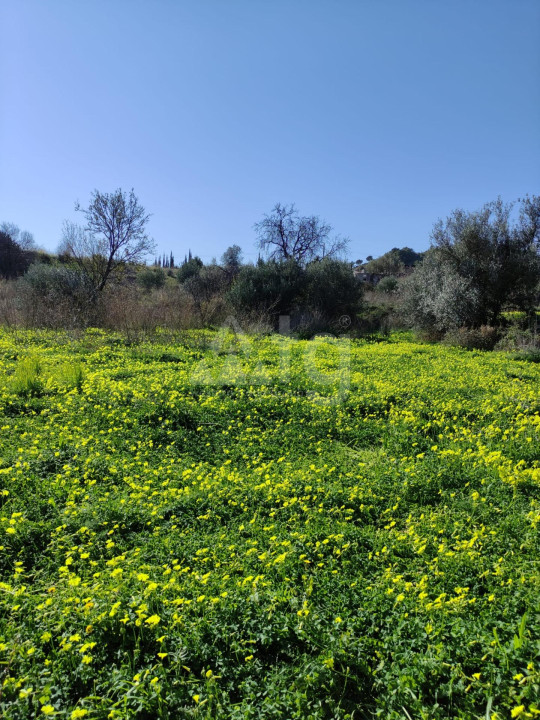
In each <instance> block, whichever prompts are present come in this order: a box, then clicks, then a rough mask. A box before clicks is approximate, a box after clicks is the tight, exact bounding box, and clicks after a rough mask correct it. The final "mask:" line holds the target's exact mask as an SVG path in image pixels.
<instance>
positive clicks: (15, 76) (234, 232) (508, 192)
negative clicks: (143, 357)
mask: <svg viewBox="0 0 540 720" xmlns="http://www.w3.org/2000/svg"><path fill="white" fill-rule="evenodd" d="M0 27H2V42H1V43H0V221H1V220H8V221H11V222H15V223H17V224H18V225H19V226H20V227H21V228H23V229H28V230H30V231H31V232H33V233H34V236H35V238H36V241H37V242H38V243H39V244H40V245H42V246H44V247H46V248H47V249H50V250H54V249H55V248H56V246H57V244H58V241H59V239H60V233H61V226H62V222H63V220H64V219H73V220H76V219H77V217H78V216H77V214H76V213H74V203H75V201H76V200H77V199H78V200H80V201H81V203H82V204H83V205H85V204H87V202H88V200H89V198H90V193H91V192H92V190H93V189H94V188H98V189H99V190H101V191H104V192H105V191H113V190H115V189H116V188H117V187H122V188H124V189H126V190H127V189H130V188H131V187H133V188H134V189H135V192H136V194H137V195H138V197H139V199H140V201H141V203H142V204H143V205H144V206H145V207H146V208H147V210H148V211H149V212H152V213H153V216H152V218H151V221H150V223H149V228H148V229H149V233H150V235H151V236H153V237H154V239H155V240H156V242H157V245H158V249H159V250H160V251H165V252H168V251H170V250H172V251H173V252H174V253H175V255H176V257H177V258H180V257H183V255H184V253H185V252H186V251H187V249H188V248H191V250H192V251H193V252H194V253H197V254H199V255H200V256H201V257H202V258H203V259H204V260H205V261H208V260H210V258H211V257H212V256H217V257H219V256H220V255H221V253H222V252H223V250H224V249H225V248H226V247H227V246H228V245H231V244H233V243H236V244H239V245H240V246H241V247H242V248H243V250H244V253H245V257H246V259H255V258H256V257H257V250H256V249H255V247H254V240H255V238H254V233H253V224H254V223H255V222H257V221H258V220H260V219H261V217H262V216H263V214H264V213H266V212H269V211H270V210H271V208H272V207H273V206H274V204H275V203H276V202H281V203H290V202H295V203H296V205H297V207H298V209H299V210H300V212H301V213H302V214H306V215H311V214H315V215H319V216H320V217H321V218H323V219H325V220H326V221H327V222H329V223H330V224H331V225H332V226H333V228H334V230H335V232H336V233H339V234H341V235H345V236H348V237H349V238H350V239H351V251H350V256H351V259H356V258H365V257H366V255H368V254H371V255H374V256H376V255H380V254H381V253H383V252H385V251H386V250H388V249H390V248H391V247H394V246H399V247H401V246H404V245H408V246H411V247H413V248H415V249H417V250H422V249H425V248H426V247H427V246H428V244H429V233H430V229H431V227H432V225H433V223H434V221H435V220H436V219H437V218H438V217H445V216H446V215H448V214H449V213H450V212H451V211H452V210H453V209H454V208H456V207H463V208H466V209H469V210H474V209H476V208H478V207H480V206H481V205H482V204H483V203H485V202H488V201H490V200H493V199H495V198H496V197H497V196H498V195H501V196H502V197H503V199H505V200H512V199H516V198H518V197H520V196H522V195H524V194H525V193H529V194H531V193H534V194H539V193H540V43H539V42H538V37H539V31H540V2H538V0H504V1H502V0H467V2H462V1H460V0H452V1H451V2H450V1H444V2H443V1H442V0H440V1H438V0H407V1H405V0H400V1H397V0H396V1H390V0H364V1H361V0H355V1H353V0H309V1H307V0H228V1H227V2H224V1H223V0H190V1H187V0H184V1H183V0H176V1H173V0H152V2H150V0H147V1H145V2H142V1H140V0H106V1H103V0H78V1H77V2H73V0H64V1H61V0H48V1H47V2H43V0H39V1H38V0H3V2H2V3H1V5H0Z"/></svg>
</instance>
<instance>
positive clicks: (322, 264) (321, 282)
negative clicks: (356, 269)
mask: <svg viewBox="0 0 540 720" xmlns="http://www.w3.org/2000/svg"><path fill="white" fill-rule="evenodd" d="M302 300H303V303H302V304H303V306H304V308H305V310H307V311H308V312H312V313H317V314H318V315H319V316H321V317H322V318H323V319H325V320H327V321H330V322H333V323H338V322H339V318H340V317H341V316H342V315H349V316H350V317H351V318H353V317H355V315H356V313H357V312H358V311H359V310H360V305H361V301H362V286H361V284H360V283H359V282H357V280H356V278H355V277H354V275H353V273H352V271H351V266H350V264H349V263H347V262H343V261H340V260H332V259H324V260H321V261H319V262H312V263H310V264H309V265H308V266H307V267H306V289H305V291H304V296H303V298H302Z"/></svg>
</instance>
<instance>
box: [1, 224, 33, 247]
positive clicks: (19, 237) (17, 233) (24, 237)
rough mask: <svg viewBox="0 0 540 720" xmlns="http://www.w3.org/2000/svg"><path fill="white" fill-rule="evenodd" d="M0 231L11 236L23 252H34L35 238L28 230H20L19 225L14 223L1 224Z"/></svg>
mask: <svg viewBox="0 0 540 720" xmlns="http://www.w3.org/2000/svg"><path fill="white" fill-rule="evenodd" d="M0 231H1V232H3V233H5V234H6V235H9V237H10V238H11V239H12V240H13V242H15V243H17V245H18V246H19V247H20V249H21V250H24V251H26V250H34V249H35V246H36V244H35V242H34V236H33V235H32V233H31V232H28V230H20V228H19V226H18V225H15V223H12V222H3V223H0Z"/></svg>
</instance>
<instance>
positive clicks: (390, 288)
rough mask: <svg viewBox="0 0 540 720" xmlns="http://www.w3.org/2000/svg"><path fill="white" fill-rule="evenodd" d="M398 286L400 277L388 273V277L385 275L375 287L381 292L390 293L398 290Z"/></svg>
mask: <svg viewBox="0 0 540 720" xmlns="http://www.w3.org/2000/svg"><path fill="white" fill-rule="evenodd" d="M397 287H398V279H397V278H396V277H394V276H393V275H388V277H384V278H383V279H382V280H381V281H380V282H379V283H378V284H377V285H376V286H375V289H376V290H377V292H379V293H386V294H390V293H393V292H395V291H396V290H397Z"/></svg>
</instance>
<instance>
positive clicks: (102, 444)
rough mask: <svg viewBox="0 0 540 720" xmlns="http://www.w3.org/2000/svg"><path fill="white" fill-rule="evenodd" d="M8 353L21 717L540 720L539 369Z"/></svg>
mask: <svg viewBox="0 0 540 720" xmlns="http://www.w3.org/2000/svg"><path fill="white" fill-rule="evenodd" d="M0 367H1V369H2V374H1V380H0V427H1V435H0V437H1V441H0V442H1V450H0V502H1V510H0V544H1V547H0V570H1V582H0V714H1V715H2V717H4V718H6V720H7V719H9V720H28V719H29V718H38V717H39V718H41V717H47V716H51V717H57V718H73V719H76V718H83V717H84V718H87V719H88V720H94V719H96V720H97V719H105V718H117V719H124V718H125V719H127V718H133V719H135V718H137V720H143V719H148V720H154V719H155V718H171V719H174V720H176V719H181V718H208V719H210V718H212V719H214V718H238V719H240V718H273V719H275V720H289V719H292V718H297V719H298V720H306V719H308V718H336V719H337V718H350V719H351V720H360V719H361V718H373V717H381V718H383V719H384V720H392V719H394V718H403V719H405V720H406V719H407V718H408V719H414V720H416V719H417V718H425V719H426V720H427V719H429V720H432V719H441V720H442V719H447V718H478V719H483V718H487V719H488V720H489V719H491V720H496V719H499V720H501V719H503V718H514V717H520V718H526V717H527V718H529V717H540V702H539V698H540V608H539V599H540V584H539V573H538V570H539V555H540V553H539V537H540V534H539V528H538V525H539V523H540V449H539V440H540V384H539V380H540V365H536V364H534V363H528V362H524V361H517V360H513V359H511V358H510V357H509V356H505V355H503V354H498V353H480V352H466V351H463V350H458V349H452V348H444V347H441V346H429V345H419V344H414V343H412V342H410V341H408V340H407V339H406V338H393V339H390V340H389V341H388V342H381V343H368V342H361V341H354V342H352V343H349V342H348V341H347V340H341V341H337V340H328V341H324V342H323V341H321V342H312V343H309V342H297V341H294V340H292V339H289V338H285V337H268V338H258V339H251V340H249V339H247V338H243V337H235V336H233V335H228V336H226V337H225V336H222V335H216V334H212V333H210V332H191V333H187V334H185V335H184V336H182V337H178V338H170V337H167V336H166V335H163V336H161V337H160V336H157V337H156V338H154V339H153V341H152V342H140V343H138V344H129V343H127V342H126V341H125V340H124V339H123V338H122V337H121V336H119V335H113V334H106V333H103V332H101V331H97V330H94V331H88V332H87V333H85V334H83V335H81V336H80V337H78V338H76V339H73V338H71V337H70V336H68V335H67V334H66V335H64V334H59V333H56V334H53V333H49V332H36V331H32V332H30V331H29V332H17V333H8V332H6V331H2V332H1V333H0ZM535 703H536V704H535Z"/></svg>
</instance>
